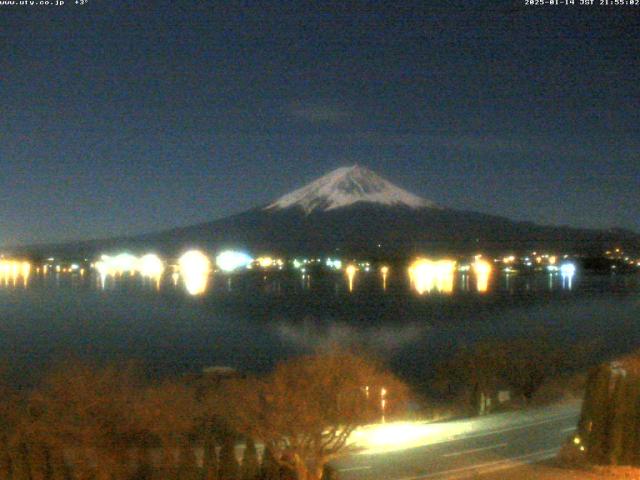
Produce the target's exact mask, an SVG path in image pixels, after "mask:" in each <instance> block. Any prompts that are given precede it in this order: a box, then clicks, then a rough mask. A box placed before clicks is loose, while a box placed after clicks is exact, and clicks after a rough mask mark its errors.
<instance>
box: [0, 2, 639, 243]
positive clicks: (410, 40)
mask: <svg viewBox="0 0 640 480" xmlns="http://www.w3.org/2000/svg"><path fill="white" fill-rule="evenodd" d="M577 2H578V0H576V3H577ZM70 3H73V1H72V0H69V1H67V4H70ZM269 3H271V6H268V5H269ZM318 3H323V4H324V5H325V6H324V8H321V7H318V6H317V4H318ZM467 3H468V4H469V5H466V6H465V4H464V2H459V3H456V2H446V3H445V2H443V3H439V2H430V1H429V2H425V1H420V2H382V1H381V2H357V3H354V2H331V3H330V2H313V3H303V2H288V1H281V2H255V3H253V2H233V1H224V2H213V1H211V2H210V1H172V2H167V1H146V2H145V1H136V2H132V1H122V2H120V1H106V0H102V1H100V0H90V1H89V3H88V5H86V6H84V7H76V6H72V5H69V6H66V7H58V8H56V7H18V6H16V7H0V192H1V194H2V202H1V203H0V245H12V244H18V243H32V242H48V241H58V240H65V239H76V238H91V237H102V236H110V235H120V234H134V233H138V232H144V231H150V230H158V229H163V228H166V227H173V226H177V225H188V224H191V223H196V222H199V221H206V220H210V219H214V218H217V217H222V216H225V215H229V214H233V213H237V212H239V211H242V210H244V209H247V208H250V207H253V206H256V205H259V204H263V203H266V202H268V201H269V200H271V199H273V198H275V197H277V196H279V195H282V194H284V193H286V192H287V191H289V190H291V189H293V188H295V187H299V186H301V185H302V184H304V183H306V182H308V181H311V180H313V179H314V178H315V177H317V176H319V175H321V174H324V173H326V172H327V171H329V170H331V169H333V168H336V167H338V166H342V165H348V164H353V163H360V164H362V165H365V166H367V167H369V168H371V169H373V170H375V171H377V172H378V173H380V174H382V175H383V176H385V177H387V178H388V179H389V180H391V181H393V182H394V183H396V184H398V185H400V186H402V187H404V188H406V189H408V190H410V191H412V192H414V193H416V194H419V195H421V196H424V197H426V198H429V199H432V200H434V201H436V202H438V203H440V204H443V205H446V206H450V207H454V208H462V209H470V210H479V211H483V212H489V213H494V214H499V215H505V216H508V217H511V218H514V219H522V220H533V221H536V222H542V223H552V224H569V225H575V226H582V227H603V228H606V227H611V226H620V227H625V228H631V229H634V230H636V231H640V212H639V208H638V206H639V205H640V153H639V152H640V135H639V134H638V129H639V127H640V113H639V112H640V109H639V107H640V8H637V7H635V8H634V7H609V8H595V7H591V8H590V7H579V6H574V7H524V6H523V3H524V0H515V1H513V2H496V1H492V2H481V1H477V2H467Z"/></svg>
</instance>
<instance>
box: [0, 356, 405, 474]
mask: <svg viewBox="0 0 640 480" xmlns="http://www.w3.org/2000/svg"><path fill="white" fill-rule="evenodd" d="M367 387H368V388H367ZM382 388H385V389H386V390H387V392H388V393H387V394H386V395H385V398H384V400H385V401H386V407H385V410H386V413H387V414H388V415H393V413H394V411H396V410H397V409H398V408H399V407H401V406H402V405H403V404H404V400H405V399H406V395H407V389H406V387H405V386H404V384H403V383H402V382H400V381H399V380H398V379H396V378H395V377H394V376H393V375H391V374H389V373H388V372H387V371H385V370H384V369H383V368H382V367H381V365H379V364H378V363H377V362H375V361H372V360H370V359H367V358H365V357H363V356H360V355H357V354H354V353H352V352H346V351H338V350H332V351H329V352H324V353H318V354H315V355H309V356H305V357H301V358H297V359H293V360H290V361H287V362H283V363H281V364H280V365H278V366H277V368H276V369H275V370H274V371H273V372H272V373H271V374H269V375H266V376H264V377H260V378H234V379H215V378H210V377H207V376H206V375H203V376H198V377H193V376H192V377H185V378H181V379H173V380H164V381H161V382H152V381H149V380H148V379H147V378H145V376H144V375H143V374H142V372H141V370H140V369H139V368H136V367H135V366H134V365H110V366H106V367H104V366H103V367H96V366H91V365H86V364H82V363H80V362H69V363H67V364H65V365H62V366H59V367H58V368H55V369H53V370H52V371H51V372H49V374H48V375H46V376H45V378H44V380H43V381H42V382H41V383H40V384H39V385H38V386H36V387H35V388H33V389H31V390H29V391H23V392H18V391H13V390H12V389H10V388H9V387H8V386H7V385H6V384H5V385H0V389H2V391H1V392H0V394H1V396H0V479H1V480H103V479H104V480H129V479H131V480H133V479H156V478H157V479H174V478H175V479H180V480H196V479H207V480H217V479H219V480H240V479H242V480H254V479H257V478H261V479H263V480H270V479H275V478H278V479H280V478H284V477H283V473H286V472H289V476H290V478H296V477H297V478H298V479H299V480H312V479H319V478H320V477H321V475H322V472H323V467H324V466H325V464H326V462H328V461H329V460H331V459H333V458H335V457H337V456H339V455H341V454H343V453H345V452H346V451H347V444H346V438H347V437H348V435H349V434H350V433H351V431H352V430H353V429H354V428H355V427H357V426H358V425H361V424H363V423H366V422H369V421H371V420H372V419H374V418H379V416H380V413H381V412H380V409H381V405H380V400H381V399H380V391H381V389H382ZM368 392H369V393H368ZM254 441H255V442H259V443H261V444H263V445H264V446H265V447H266V453H265V454H264V455H263V461H262V465H261V466H260V465H259V461H258V455H257V449H256V448H255V443H254ZM237 443H241V444H245V445H246V448H244V456H243V458H242V461H240V462H239V461H238V458H237V457H236V452H235V446H236V444H237Z"/></svg>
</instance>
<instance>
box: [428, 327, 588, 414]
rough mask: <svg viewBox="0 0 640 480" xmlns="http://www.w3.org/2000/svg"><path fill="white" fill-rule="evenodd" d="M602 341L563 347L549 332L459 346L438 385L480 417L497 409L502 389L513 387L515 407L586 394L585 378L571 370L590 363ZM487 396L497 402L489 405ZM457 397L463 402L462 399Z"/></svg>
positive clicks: (467, 410) (443, 368) (446, 365)
mask: <svg viewBox="0 0 640 480" xmlns="http://www.w3.org/2000/svg"><path fill="white" fill-rule="evenodd" d="M596 348H597V343H595V342H594V343H583V344H579V345H574V346H570V347H567V346H564V345H557V344H554V343H553V342H551V341H550V339H549V337H548V335H546V334H545V333H544V331H541V332H535V333H534V334H532V335H531V336H530V337H527V338H516V339H512V340H508V341H504V340H500V341H497V340H496V341H491V340H489V341H484V342H480V343H477V344H475V345H473V346H472V347H463V348H461V349H459V350H458V351H457V352H456V353H455V354H454V355H453V356H452V358H451V360H449V361H448V362H445V363H444V364H443V365H441V367H440V371H439V374H438V380H437V384H438V385H439V388H440V391H441V392H444V393H445V394H447V395H448V396H449V397H450V398H452V399H453V401H454V402H456V401H457V404H458V405H459V406H461V405H466V408H465V409H464V411H465V413H467V414H469V415H472V416H473V415H478V414H482V413H488V412H489V411H491V410H492V409H494V408H495V407H496V402H495V396H496V392H497V391H498V390H509V391H510V393H511V400H510V405H511V406H517V405H519V404H524V405H529V404H531V403H532V402H540V401H544V400H545V399H547V400H550V401H557V400H559V399H561V398H562V397H569V396H573V395H580V394H581V388H582V384H583V377H582V376H581V375H579V374H575V373H571V372H574V371H576V370H577V369H578V368H579V367H581V366H583V365H585V364H588V363H589V359H590V357H591V356H592V353H593V352H594V351H595V350H596ZM487 398H493V400H494V402H493V403H492V404H491V405H490V406H488V405H486V404H483V402H484V401H486V399H487ZM456 399H457V400H456Z"/></svg>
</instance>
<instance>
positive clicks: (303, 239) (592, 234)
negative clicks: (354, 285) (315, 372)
mask: <svg viewBox="0 0 640 480" xmlns="http://www.w3.org/2000/svg"><path fill="white" fill-rule="evenodd" d="M613 245H619V246H623V247H625V248H626V249H628V250H635V251H638V250H640V235H638V234H636V233H634V232H630V231H626V230H587V229H578V228H570V227H566V226H544V225H537V224H534V223H530V222H517V221H513V220H510V219H508V218H505V217H500V216H496V215H488V214H484V213H478V212H470V211H463V210H454V209H450V208H446V207H445V206H441V205H438V204H436V203H435V202H433V201H431V200H427V199H424V198H421V197H419V196H417V195H414V194H412V193H410V192H407V191H406V190H404V189H402V188H400V187H398V186H396V185H394V184H392V183H391V182H389V181H387V180H385V179H384V178H382V177H380V176H379V175H378V174H376V173H374V172H372V171H371V170H369V169H367V168H365V167H362V166H357V165H356V166H352V167H342V168H338V169H337V170H334V171H332V172H330V173H328V174H327V175H324V176H323V177H320V178H319V179H317V180H315V181H314V182H312V183H310V184H308V185H306V186H303V187H302V188H299V189H297V190H294V191H292V192H291V193H288V194H286V195H284V196H282V197H280V198H278V199H276V200H275V201H273V202H271V203H269V204H267V205H264V206H261V207H258V208H254V209H251V210H248V211H245V212H242V213H239V214H237V215H232V216H229V217H226V218H222V219H219V220H214V221H212V222H206V223H201V224H198V225H192V226H188V227H183V228H175V229H172V230H166V231H163V232H157V233H151V234H145V235H138V236H135V237H128V238H113V239H107V240H95V241H86V242H77V243H73V244H65V245H57V246H53V245H49V246H40V247H38V248H36V247H32V248H30V249H29V248H24V249H22V251H23V252H38V253H39V254H53V253H56V254H58V255H60V252H62V254H64V253H65V252H67V253H68V252H73V253H74V254H76V255H77V254H79V253H81V254H83V255H95V254H97V253H99V252H104V251H108V250H115V249H123V248H124V249H129V250H132V251H144V250H149V249H154V250H156V251H159V252H161V253H164V254H166V255H175V254H178V253H179V252H181V251H183V250H184V249H186V248H204V249H209V250H214V251H215V250H218V249H221V248H244V249H248V250H249V251H251V252H253V253H255V254H259V253H277V254H285V255H294V254H336V253H338V254H345V255H346V254H350V253H353V254H359V255H363V254H364V255H371V256H373V257H400V256H410V255H415V254H416V253H420V252H422V253H429V252H446V253H472V252H478V251H486V252H492V251H495V252H501V251H505V250H514V251H524V250H529V249H559V250H562V251H568V252H575V253H593V254H601V253H602V251H603V250H605V249H607V248H611V246H613Z"/></svg>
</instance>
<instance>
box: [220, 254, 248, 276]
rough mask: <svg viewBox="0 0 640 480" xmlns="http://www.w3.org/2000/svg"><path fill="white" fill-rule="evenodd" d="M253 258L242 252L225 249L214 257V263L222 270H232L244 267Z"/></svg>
mask: <svg viewBox="0 0 640 480" xmlns="http://www.w3.org/2000/svg"><path fill="white" fill-rule="evenodd" d="M251 262H253V258H251V256H249V255H247V254H246V253H244V252H238V251H235V250H225V251H223V252H221V253H220V254H219V255H218V256H217V257H216V265H217V266H218V268H219V269H220V270H222V271H223V272H228V273H229V272H233V271H234V270H237V269H238V268H242V267H246V266H247V265H249V264H250V263H251Z"/></svg>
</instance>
